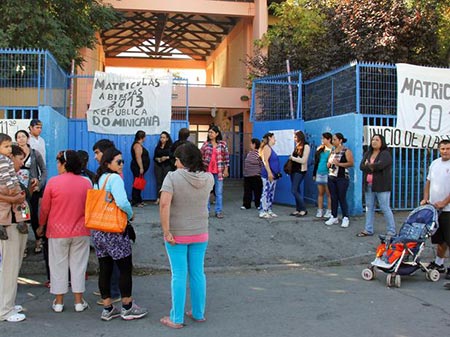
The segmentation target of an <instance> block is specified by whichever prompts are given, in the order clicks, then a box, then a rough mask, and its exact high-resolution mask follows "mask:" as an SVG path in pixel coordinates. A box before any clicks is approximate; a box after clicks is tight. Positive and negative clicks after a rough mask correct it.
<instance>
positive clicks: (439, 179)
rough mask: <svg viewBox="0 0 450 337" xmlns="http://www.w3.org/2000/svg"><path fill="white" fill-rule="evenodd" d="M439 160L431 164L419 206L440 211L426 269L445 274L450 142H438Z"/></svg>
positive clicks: (449, 212)
mask: <svg viewBox="0 0 450 337" xmlns="http://www.w3.org/2000/svg"><path fill="white" fill-rule="evenodd" d="M439 153H440V155H441V157H440V158H438V159H435V160H433V162H432V163H431V165H430V167H429V170H428V176H427V182H426V184H425V188H424V191H423V199H422V201H421V202H420V204H421V205H425V204H427V203H430V204H433V205H434V206H435V207H436V208H437V209H439V210H441V214H440V215H439V229H438V230H437V231H436V233H435V234H434V235H433V236H432V237H431V242H432V243H434V244H436V245H437V252H436V258H435V260H434V261H433V262H431V263H430V264H429V266H428V268H432V269H436V270H438V271H439V272H441V273H445V271H446V269H445V266H444V258H445V253H446V250H447V248H448V247H450V140H448V139H444V140H441V141H440V142H439ZM445 278H446V279H450V268H448V269H447V275H446V277H445Z"/></svg>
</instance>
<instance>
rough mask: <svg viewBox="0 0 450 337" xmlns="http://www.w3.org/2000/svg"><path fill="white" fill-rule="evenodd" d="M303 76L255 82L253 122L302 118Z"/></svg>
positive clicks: (252, 109) (287, 76)
mask: <svg viewBox="0 0 450 337" xmlns="http://www.w3.org/2000/svg"><path fill="white" fill-rule="evenodd" d="M301 90H302V74H301V72H293V73H288V74H282V75H276V76H268V77H264V78H261V79H258V80H255V81H254V82H253V86H252V106H251V111H250V119H251V121H269V120H273V121H275V120H286V119H299V118H301V106H302V91H301Z"/></svg>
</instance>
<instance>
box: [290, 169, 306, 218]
mask: <svg viewBox="0 0 450 337" xmlns="http://www.w3.org/2000/svg"><path fill="white" fill-rule="evenodd" d="M305 174H306V172H301V173H300V172H294V173H292V174H291V193H292V194H293V195H294V198H295V209H296V210H297V211H298V212H301V211H306V207H305V202H304V201H303V197H302V195H301V193H300V186H301V184H302V182H303V179H305Z"/></svg>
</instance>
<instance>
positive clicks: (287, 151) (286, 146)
mask: <svg viewBox="0 0 450 337" xmlns="http://www.w3.org/2000/svg"><path fill="white" fill-rule="evenodd" d="M269 132H272V133H273V135H274V136H275V139H276V142H275V145H274V146H273V150H274V151H275V152H276V153H277V155H279V156H290V155H291V154H292V152H293V151H294V146H295V142H294V133H295V130H294V129H291V130H271V131H269Z"/></svg>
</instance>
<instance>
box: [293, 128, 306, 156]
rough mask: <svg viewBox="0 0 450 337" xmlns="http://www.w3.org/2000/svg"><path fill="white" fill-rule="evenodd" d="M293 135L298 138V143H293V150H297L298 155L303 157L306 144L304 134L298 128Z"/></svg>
mask: <svg viewBox="0 0 450 337" xmlns="http://www.w3.org/2000/svg"><path fill="white" fill-rule="evenodd" d="M295 137H297V140H298V143H297V144H295V152H297V154H298V155H299V156H300V157H303V151H304V149H305V144H307V143H306V137H305V134H304V133H303V131H300V130H299V131H296V132H295Z"/></svg>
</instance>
